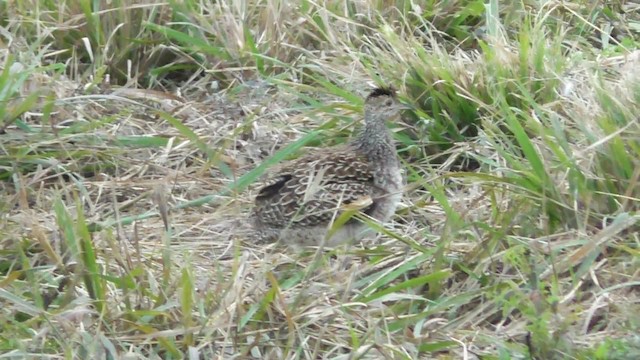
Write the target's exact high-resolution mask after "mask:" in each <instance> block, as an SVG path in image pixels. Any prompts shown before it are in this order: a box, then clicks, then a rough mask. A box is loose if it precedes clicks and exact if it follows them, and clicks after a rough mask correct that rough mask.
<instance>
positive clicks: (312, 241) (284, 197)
mask: <svg viewBox="0 0 640 360" xmlns="http://www.w3.org/2000/svg"><path fill="white" fill-rule="evenodd" d="M402 108H403V106H402V105H401V104H400V103H399V102H398V101H397V99H396V96H395V92H394V91H393V90H391V89H387V88H378V89H375V90H373V91H372V92H371V93H370V94H369V96H368V97H367V99H366V101H365V115H364V118H365V119H364V120H365V125H364V129H363V130H362V131H361V132H360V134H359V135H358V136H357V137H355V139H354V140H352V141H351V142H350V143H348V144H346V145H342V146H336V147H333V148H328V149H317V150H316V151H312V152H310V153H308V154H306V155H304V156H302V157H300V158H298V159H295V160H293V161H290V162H287V163H284V164H281V165H280V166H278V167H276V168H275V169H273V170H272V171H271V172H270V173H269V174H268V175H267V179H266V180H265V181H264V183H263V184H262V186H261V188H260V190H259V192H258V194H257V196H256V198H255V206H254V208H253V212H252V216H251V218H252V223H253V226H254V228H255V229H256V230H257V232H258V234H259V238H260V240H262V241H278V240H280V241H281V242H283V243H285V244H289V245H301V246H305V245H320V243H321V242H322V241H323V240H324V238H325V237H326V235H327V231H328V230H329V229H330V228H331V225H332V222H333V221H334V220H335V219H337V218H338V216H339V214H340V213H341V210H342V209H344V207H348V206H350V205H353V204H364V206H362V207H361V208H360V211H362V212H363V213H365V214H367V215H369V216H371V217H372V218H374V219H376V220H378V221H380V222H385V221H387V220H388V219H389V218H390V217H391V215H393V213H394V212H395V209H396V207H397V205H398V203H399V201H400V198H401V196H402V193H401V191H402V185H403V184H402V175H401V168H400V162H399V160H398V156H397V153H396V149H395V146H394V144H393V141H392V137H391V133H390V132H389V130H388V129H387V127H386V125H385V121H387V120H393V119H394V118H395V117H397V116H398V114H399V112H400V110H401V109H402ZM363 230H366V226H365V225H364V224H361V223H360V222H359V221H357V220H355V219H351V220H349V221H348V222H347V223H346V224H345V225H343V226H342V227H341V228H340V229H339V230H338V231H337V232H336V233H334V234H333V235H332V237H331V238H330V239H326V244H327V245H329V246H335V245H338V244H340V243H343V242H346V241H350V240H356V239H360V238H361V237H362V236H363Z"/></svg>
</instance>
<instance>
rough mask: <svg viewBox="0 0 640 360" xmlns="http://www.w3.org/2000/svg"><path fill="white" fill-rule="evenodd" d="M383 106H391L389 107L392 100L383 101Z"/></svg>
mask: <svg viewBox="0 0 640 360" xmlns="http://www.w3.org/2000/svg"><path fill="white" fill-rule="evenodd" d="M384 105H385V106H391V105H393V100H391V99H389V100H387V101H385V102H384Z"/></svg>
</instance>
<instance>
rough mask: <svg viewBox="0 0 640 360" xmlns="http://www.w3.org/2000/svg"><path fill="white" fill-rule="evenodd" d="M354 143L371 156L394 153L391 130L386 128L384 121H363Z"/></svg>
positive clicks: (376, 156)
mask: <svg viewBox="0 0 640 360" xmlns="http://www.w3.org/2000/svg"><path fill="white" fill-rule="evenodd" d="M354 145H355V146H356V147H357V148H358V149H360V150H362V151H363V152H364V153H365V154H366V155H367V157H371V158H379V157H384V156H395V154H396V149H395V146H394V144H393V138H392V137H391V132H390V131H389V129H387V127H386V125H385V123H384V121H371V122H367V123H365V126H364V128H363V129H362V130H361V131H360V133H359V134H358V136H357V137H356V139H355V141H354Z"/></svg>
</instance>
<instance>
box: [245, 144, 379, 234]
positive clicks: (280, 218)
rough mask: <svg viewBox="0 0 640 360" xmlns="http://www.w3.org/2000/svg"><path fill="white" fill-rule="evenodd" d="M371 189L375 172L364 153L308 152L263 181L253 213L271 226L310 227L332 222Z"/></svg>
mask: <svg viewBox="0 0 640 360" xmlns="http://www.w3.org/2000/svg"><path fill="white" fill-rule="evenodd" d="M372 191H373V174H372V172H371V169H370V167H369V165H368V163H367V162H366V159H365V158H363V157H362V156H358V155H355V154H354V153H353V152H343V153H340V152H328V153H326V154H320V155H319V154H317V153H316V154H309V155H307V156H304V157H302V158H300V159H297V160H294V161H292V162H290V163H287V164H285V165H284V166H281V167H280V168H279V169H278V171H276V172H275V173H273V174H272V176H270V177H269V178H268V179H267V180H266V181H265V182H264V184H263V185H262V187H261V189H260V191H259V193H258V195H257V196H256V200H255V205H256V206H255V208H254V214H256V215H258V216H259V218H260V220H261V222H262V223H263V224H269V225H271V226H278V227H283V226H287V225H290V224H297V225H301V226H311V225H315V224H320V223H326V222H328V221H330V220H331V218H333V217H334V216H335V214H334V213H335V212H336V211H337V212H338V213H339V212H340V208H341V207H343V206H345V205H349V204H353V203H362V200H363V199H366V198H367V197H369V198H370V197H371V193H372ZM365 203H366V202H365ZM370 206H371V205H369V206H368V207H370ZM364 210H365V211H366V210H367V207H365V209H364Z"/></svg>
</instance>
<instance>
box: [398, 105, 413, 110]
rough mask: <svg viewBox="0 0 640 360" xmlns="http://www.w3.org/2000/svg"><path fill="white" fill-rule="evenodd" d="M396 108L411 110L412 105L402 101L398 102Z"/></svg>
mask: <svg viewBox="0 0 640 360" xmlns="http://www.w3.org/2000/svg"><path fill="white" fill-rule="evenodd" d="M398 109H400V110H413V106H411V105H408V104H402V103H400V104H399V105H398Z"/></svg>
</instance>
